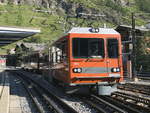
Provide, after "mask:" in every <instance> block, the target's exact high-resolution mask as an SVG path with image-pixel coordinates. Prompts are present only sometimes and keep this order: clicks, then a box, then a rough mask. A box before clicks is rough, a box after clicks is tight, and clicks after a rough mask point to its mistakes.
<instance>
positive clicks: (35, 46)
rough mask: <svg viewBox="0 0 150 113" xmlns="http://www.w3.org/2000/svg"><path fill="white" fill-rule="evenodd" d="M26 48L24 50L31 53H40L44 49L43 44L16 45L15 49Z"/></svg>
mask: <svg viewBox="0 0 150 113" xmlns="http://www.w3.org/2000/svg"><path fill="white" fill-rule="evenodd" d="M17 47H19V48H23V47H24V48H26V49H33V51H42V50H44V49H45V48H46V45H45V44H44V43H40V44H39V43H20V42H19V43H17V44H16V48H17Z"/></svg>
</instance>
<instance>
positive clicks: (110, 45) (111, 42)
mask: <svg viewBox="0 0 150 113" xmlns="http://www.w3.org/2000/svg"><path fill="white" fill-rule="evenodd" d="M107 51H108V57H109V58H118V55H119V52H118V40H117V39H108V40H107Z"/></svg>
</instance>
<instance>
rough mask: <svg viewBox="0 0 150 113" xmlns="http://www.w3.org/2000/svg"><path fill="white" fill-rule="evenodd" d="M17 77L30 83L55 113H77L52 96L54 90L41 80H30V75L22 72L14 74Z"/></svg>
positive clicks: (58, 98)
mask: <svg viewBox="0 0 150 113" xmlns="http://www.w3.org/2000/svg"><path fill="white" fill-rule="evenodd" d="M15 73H17V74H18V76H20V77H23V78H24V80H25V79H28V80H30V82H32V83H33V84H35V86H36V89H37V91H38V93H39V94H41V95H42V96H43V98H44V99H45V100H46V101H47V102H48V103H49V105H50V106H51V107H53V109H55V111H56V112H57V113H67V112H68V113H77V111H76V110H74V109H73V108H72V107H71V106H69V105H68V104H66V103H65V102H64V101H63V100H62V99H61V98H60V97H58V96H56V95H55V94H54V89H53V88H52V87H50V84H47V83H46V82H44V81H43V80H42V79H37V78H32V77H31V76H30V75H26V73H24V72H22V71H18V72H15ZM22 75H23V76H22Z"/></svg>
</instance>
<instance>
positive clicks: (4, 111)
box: [0, 71, 36, 113]
mask: <svg viewBox="0 0 150 113" xmlns="http://www.w3.org/2000/svg"><path fill="white" fill-rule="evenodd" d="M31 106H32V101H31V100H30V98H29V95H28V94H27V93H26V90H25V89H24V87H23V85H22V83H21V81H20V80H19V79H18V78H17V77H16V76H14V75H13V74H12V73H10V72H9V71H2V72H0V113H36V112H35V110H34V109H35V108H34V107H31Z"/></svg>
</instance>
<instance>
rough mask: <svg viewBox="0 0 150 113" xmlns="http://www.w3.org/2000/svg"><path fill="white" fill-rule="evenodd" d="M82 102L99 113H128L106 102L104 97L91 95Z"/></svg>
mask: <svg viewBox="0 0 150 113" xmlns="http://www.w3.org/2000/svg"><path fill="white" fill-rule="evenodd" d="M84 101H85V102H86V103H87V104H89V105H90V106H92V107H93V108H95V109H96V110H97V111H98V112H100V113H128V112H126V111H125V110H122V109H121V108H119V107H117V106H115V105H113V104H112V103H110V102H108V101H107V100H106V99H105V98H104V96H101V97H100V96H96V95H91V96H90V97H88V98H85V99H84Z"/></svg>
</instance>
